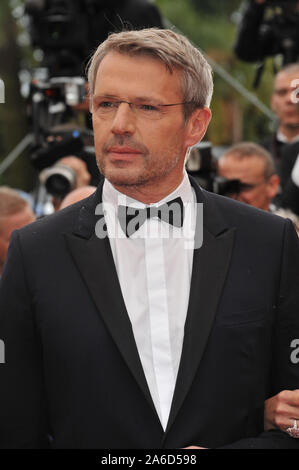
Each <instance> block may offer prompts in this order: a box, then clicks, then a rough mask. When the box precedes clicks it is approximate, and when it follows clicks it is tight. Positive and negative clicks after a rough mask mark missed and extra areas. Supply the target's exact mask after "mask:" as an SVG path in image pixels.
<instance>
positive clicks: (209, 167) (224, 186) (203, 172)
mask: <svg viewBox="0 0 299 470" xmlns="http://www.w3.org/2000/svg"><path fill="white" fill-rule="evenodd" d="M186 170H187V172H188V173H189V174H190V175H191V176H193V178H195V179H196V180H197V182H198V183H199V184H200V186H201V187H202V188H204V189H206V190H207V191H211V192H213V193H216V194H220V195H222V196H231V195H233V194H236V195H237V194H239V193H240V192H241V191H244V190H246V189H250V188H251V187H252V185H250V184H246V183H242V182H241V181H240V180H237V179H233V180H229V179H227V178H223V177H222V176H218V175H217V160H216V158H215V157H214V155H213V149H212V145H211V143H210V142H199V143H198V144H196V145H195V146H194V147H192V148H191V150H190V152H189V155H188V157H187V161H186Z"/></svg>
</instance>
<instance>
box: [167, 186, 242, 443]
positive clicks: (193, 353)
mask: <svg viewBox="0 0 299 470" xmlns="http://www.w3.org/2000/svg"><path fill="white" fill-rule="evenodd" d="M190 179H191V178H190ZM191 183H192V185H193V187H194V189H195V191H196V194H197V201H198V202H202V203H203V221H204V222H203V224H204V228H203V244H202V247H201V248H199V249H196V250H194V255H193V269H192V277H191V286H190V298H189V306H188V312H187V318H186V324H185V332H184V342H183V349H182V356H181V361H180V367H179V371H178V377H177V382H176V388H175V393H174V397H173V401H172V407H171V411H170V416H169V420H168V425H167V429H166V434H167V432H168V431H169V429H170V427H171V426H172V424H173V422H174V420H175V418H176V416H177V413H178V412H179V410H180V408H181V406H182V404H183V402H184V400H185V398H186V395H187V393H188V391H189V389H190V387H191V385H192V382H193V380H194V377H195V374H196V372H197V370H198V367H199V365H200V361H201V359H202V356H203V353H204V350H205V346H206V344H207V341H208V337H209V334H210V331H211V328H212V325H213V321H214V317H215V314H216V310H217V305H218V302H219V299H220V296H221V293H222V289H223V286H224V282H225V279H226V275H227V271H228V268H229V263H230V258H231V253H232V248H233V241H234V231H235V230H234V229H228V227H227V226H226V225H225V223H224V222H223V220H222V217H221V215H220V214H219V213H218V212H219V210H218V208H217V207H216V206H215V205H214V203H213V201H212V200H209V199H210V196H208V195H205V194H204V193H203V192H202V191H201V190H200V188H199V187H198V185H197V184H196V183H194V182H193V180H192V179H191ZM199 229H200V228H199V227H197V230H199ZM165 437H166V436H165Z"/></svg>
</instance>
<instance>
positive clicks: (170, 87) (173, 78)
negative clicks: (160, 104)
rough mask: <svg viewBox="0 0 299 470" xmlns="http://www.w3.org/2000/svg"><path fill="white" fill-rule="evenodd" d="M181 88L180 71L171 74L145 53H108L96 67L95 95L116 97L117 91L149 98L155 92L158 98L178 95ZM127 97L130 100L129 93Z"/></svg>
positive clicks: (163, 65)
mask: <svg viewBox="0 0 299 470" xmlns="http://www.w3.org/2000/svg"><path fill="white" fill-rule="evenodd" d="M181 89H182V80H181V71H180V70H177V69H173V71H172V72H170V71H169V69H168V68H167V67H166V65H165V64H164V63H163V62H162V61H161V60H159V59H157V58H155V57H153V56H150V55H147V54H138V55H130V54H123V53H119V52H116V51H110V52H109V53H108V54H107V55H106V56H105V57H104V58H103V60H102V62H101V63H100V64H99V67H98V71H97V75H96V81H95V87H94V94H95V95H96V96H97V95H111V96H113V95H114V96H115V97H118V96H120V95H119V92H120V93H121V92H126V91H127V90H128V92H133V94H134V96H137V95H138V96H142V97H145V96H146V97H151V96H154V95H155V93H156V92H157V93H158V94H159V95H160V94H161V93H162V95H164V94H166V95H169V94H172V95H173V94H174V93H175V95H177V94H178V93H179V94H180V95H181ZM135 91H136V95H135ZM130 96H131V97H133V95H132V94H131V95H130ZM157 98H159V97H158V96H157ZM173 98H174V97H173Z"/></svg>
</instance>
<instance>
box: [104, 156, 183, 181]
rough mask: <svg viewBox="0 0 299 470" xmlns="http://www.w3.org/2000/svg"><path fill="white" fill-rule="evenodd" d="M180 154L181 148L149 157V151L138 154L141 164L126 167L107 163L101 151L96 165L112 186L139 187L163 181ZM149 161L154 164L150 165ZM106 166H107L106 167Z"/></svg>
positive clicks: (176, 162)
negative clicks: (135, 166) (134, 166)
mask: <svg viewBox="0 0 299 470" xmlns="http://www.w3.org/2000/svg"><path fill="white" fill-rule="evenodd" d="M181 155H182V150H181V151H180V152H179V151H178V150H177V149H176V150H175V151H174V150H171V149H169V150H168V151H167V155H165V153H164V155H163V156H158V157H155V156H154V158H150V155H149V152H148V151H147V152H145V153H144V154H142V155H140V154H139V155H138V158H141V159H142V161H143V165H141V166H138V168H129V169H127V168H126V165H125V164H124V166H123V167H122V168H121V167H117V166H113V165H111V166H110V168H109V167H108V166H109V162H108V164H107V153H105V152H102V154H101V157H100V158H98V157H97V165H98V168H99V170H100V173H101V174H102V175H104V176H105V178H106V179H107V180H108V181H109V182H110V183H111V184H112V185H114V186H119V187H123V188H126V187H129V188H134V187H136V188H138V187H139V188H140V187H141V186H147V185H153V184H158V183H159V182H160V181H163V179H165V178H166V177H167V176H168V175H169V173H171V171H172V170H173V169H174V168H175V167H176V166H177V165H178V163H179V161H180V159H181ZM151 162H154V163H155V164H154V165H152V164H151ZM107 167H108V168H107Z"/></svg>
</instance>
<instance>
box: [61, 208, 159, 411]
mask: <svg viewBox="0 0 299 470" xmlns="http://www.w3.org/2000/svg"><path fill="white" fill-rule="evenodd" d="M98 202H100V201H98ZM92 207H93V209H92ZM92 210H93V213H92ZM94 214H95V204H91V207H87V206H85V207H82V209H81V212H80V215H79V220H78V224H77V227H76V230H75V233H73V234H65V239H66V243H67V246H68V248H69V250H70V252H71V255H72V257H73V259H74V262H75V264H76V266H77V268H78V270H79V271H80V274H81V276H82V278H83V280H84V282H85V284H86V286H87V288H88V290H89V292H90V295H91V297H92V299H93V301H94V303H95V305H96V307H97V309H98V312H99V314H100V316H101V318H102V319H103V320H104V322H105V324H106V327H107V329H108V330H109V332H110V334H111V336H112V338H113V340H114V342H115V344H116V345H117V347H118V349H119V351H120V353H121V355H122V357H123V359H124V361H125V362H126V364H127V366H128V368H129V369H130V371H131V373H132V374H133V376H134V378H135V380H136V382H137V383H138V384H139V387H140V388H141V390H142V391H143V394H144V395H145V397H146V399H147V401H148V402H149V404H150V406H151V407H152V409H153V411H154V412H155V413H156V410H155V407H154V404H153V401H152V398H151V395H150V392H149V389H148V385H147V382H146V378H145V375H144V372H143V368H142V365H141V362H140V358H139V355H138V350H137V346H136V343H135V339H134V335H133V330H132V326H131V322H130V319H129V316H128V313H127V310H126V307H125V303H124V300H123V296H122V293H121V289H120V285H119V281H118V276H117V272H116V269H115V265H114V260H113V256H112V252H111V248H110V243H109V239H108V238H107V237H106V238H103V239H100V238H98V237H97V236H96V235H95V224H96V222H97V220H99V218H98V217H97V218H96V217H95V215H94Z"/></svg>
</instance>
